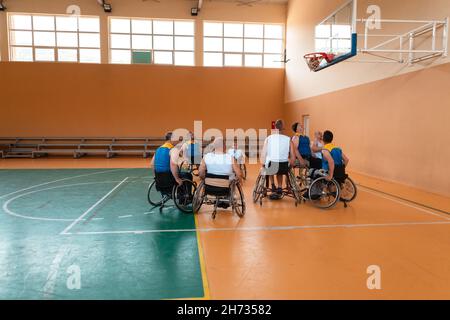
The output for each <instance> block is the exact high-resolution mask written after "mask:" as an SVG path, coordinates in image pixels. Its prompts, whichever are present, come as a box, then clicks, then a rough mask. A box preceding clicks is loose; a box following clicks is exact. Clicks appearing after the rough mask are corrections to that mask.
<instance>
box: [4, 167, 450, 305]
mask: <svg viewBox="0 0 450 320" xmlns="http://www.w3.org/2000/svg"><path fill="white" fill-rule="evenodd" d="M27 161H29V160H27ZM24 165H25V166H26V167H27V169H24V168H23V166H24ZM111 166H119V167H120V168H111ZM137 166H139V167H141V168H136V167H137ZM21 167H22V168H21ZM29 167H30V163H29V162H25V161H20V160H19V161H17V162H12V163H8V164H6V165H5V164H2V169H1V171H0V175H1V179H2V189H1V195H0V197H1V198H0V201H1V211H2V215H1V216H0V226H1V227H0V228H1V237H2V241H1V243H2V245H1V251H0V252H1V265H0V271H1V274H2V277H1V286H0V288H1V296H2V297H3V298H8V299H80V298H82V299H181V298H188V299H396V298H411V299H425V298H426V299H433V298H437V299H447V298H449V297H450V295H449V293H448V290H447V288H448V287H449V285H450V276H448V273H447V272H446V270H445V269H446V267H445V266H446V265H448V264H449V263H450V261H449V260H450V257H449V256H448V254H447V252H448V250H449V249H450V238H449V236H448V234H449V230H450V216H449V211H450V201H449V199H448V198H444V197H439V196H436V195H433V194H427V193H424V192H421V191H418V190H410V189H409V188H404V187H401V186H399V185H396V184H392V183H386V182H383V181H381V180H376V179H373V178H368V177H365V176H362V175H354V178H355V181H356V182H357V185H358V187H359V194H358V201H355V202H354V203H351V204H349V206H348V207H347V208H344V206H343V204H338V205H337V206H336V207H335V208H333V209H331V210H327V211H324V210H318V209H317V208H315V207H313V206H312V205H311V204H309V203H302V204H301V205H300V206H299V207H298V208H295V206H294V203H293V201H290V200H285V201H281V202H270V201H265V202H263V206H262V207H260V205H259V203H257V204H253V203H252V201H247V205H248V208H247V210H248V211H247V214H246V216H245V218H244V219H239V218H238V217H237V216H235V215H232V214H231V212H230V211H229V210H222V211H219V214H218V216H217V218H216V220H214V221H213V220H212V219H211V210H210V209H208V208H207V207H206V208H205V209H204V210H202V211H201V212H200V213H199V214H198V215H189V214H184V213H181V212H179V211H178V210H176V209H174V208H170V207H168V208H166V209H165V210H164V211H163V213H160V212H159V209H157V208H156V209H152V207H151V206H150V205H149V204H148V202H147V200H146V187H147V186H148V184H149V183H150V182H151V180H152V173H151V171H150V170H149V169H148V162H146V161H137V160H129V161H126V160H97V159H89V160H77V161H76V167H77V168H75V169H74V168H73V167H74V166H73V161H70V160H69V161H64V160H45V159H44V160H33V162H32V164H31V167H33V168H29ZM49 167H53V168H52V169H50V168H49ZM86 167H87V168H86ZM128 167H131V168H128ZM88 168H89V169H88ZM257 170H258V168H256V167H254V166H253V167H250V168H249V173H250V174H249V179H248V181H246V182H245V185H244V190H245V196H246V198H247V199H250V197H251V191H252V189H253V183H254V179H255V178H254V177H255V176H256V173H257ZM372 265H376V266H379V267H380V268H381V270H382V271H383V272H382V280H381V281H382V282H381V283H382V290H380V291H376V290H375V291H373V290H368V288H367V279H368V273H367V268H368V267H369V266H372ZM71 266H72V268H73V266H76V267H77V268H79V270H80V271H81V287H82V288H83V290H69V289H68V288H67V282H68V281H69V280H70V276H71V274H72V273H71V269H70V268H71ZM117 288H120V290H117Z"/></svg>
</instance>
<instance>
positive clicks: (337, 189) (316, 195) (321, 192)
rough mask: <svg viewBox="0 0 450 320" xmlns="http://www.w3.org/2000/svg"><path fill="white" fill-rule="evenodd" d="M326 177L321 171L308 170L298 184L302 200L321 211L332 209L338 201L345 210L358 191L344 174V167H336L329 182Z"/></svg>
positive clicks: (324, 172)
mask: <svg viewBox="0 0 450 320" xmlns="http://www.w3.org/2000/svg"><path fill="white" fill-rule="evenodd" d="M326 177H327V173H326V171H325V170H323V169H320V170H318V169H309V170H308V172H307V173H306V175H305V176H302V177H300V179H299V182H298V183H299V185H300V186H302V193H303V199H304V200H309V201H311V203H312V204H313V205H314V206H316V207H318V208H321V209H329V208H332V207H334V206H335V205H336V203H337V202H338V201H342V202H343V203H344V207H345V208H347V204H348V203H349V202H351V201H353V200H354V199H355V198H356V196H357V193H358V190H357V188H356V184H355V183H354V182H353V180H352V179H351V178H350V177H349V176H348V175H347V174H346V173H345V166H336V167H335V172H334V177H333V179H331V180H330V181H328V180H327V179H326Z"/></svg>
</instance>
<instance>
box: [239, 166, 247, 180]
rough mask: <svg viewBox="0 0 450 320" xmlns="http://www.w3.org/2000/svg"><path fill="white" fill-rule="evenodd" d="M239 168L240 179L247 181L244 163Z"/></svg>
mask: <svg viewBox="0 0 450 320" xmlns="http://www.w3.org/2000/svg"><path fill="white" fill-rule="evenodd" d="M240 168H241V172H242V177H243V178H244V180H247V166H246V165H245V163H243V164H241V165H240Z"/></svg>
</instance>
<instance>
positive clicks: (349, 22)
mask: <svg viewBox="0 0 450 320" xmlns="http://www.w3.org/2000/svg"><path fill="white" fill-rule="evenodd" d="M356 15H357V0H350V1H347V2H345V3H344V4H343V5H342V6H340V7H339V8H337V9H336V10H335V11H333V12H332V13H331V14H330V15H329V16H328V17H327V18H325V19H324V20H323V21H322V22H320V23H319V24H317V25H316V28H315V53H313V54H310V55H306V56H305V59H306V60H307V62H308V65H309V66H310V68H311V70H312V71H320V70H323V69H325V68H327V67H330V66H332V65H334V64H336V63H339V62H341V61H344V60H346V59H349V58H351V57H353V56H355V55H356V54H357V34H356V21H357V17H356Z"/></svg>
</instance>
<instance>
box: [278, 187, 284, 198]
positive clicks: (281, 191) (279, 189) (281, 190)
mask: <svg viewBox="0 0 450 320" xmlns="http://www.w3.org/2000/svg"><path fill="white" fill-rule="evenodd" d="M277 194H278V195H279V196H281V195H282V194H283V189H282V188H278V189H277Z"/></svg>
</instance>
